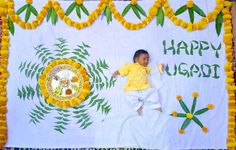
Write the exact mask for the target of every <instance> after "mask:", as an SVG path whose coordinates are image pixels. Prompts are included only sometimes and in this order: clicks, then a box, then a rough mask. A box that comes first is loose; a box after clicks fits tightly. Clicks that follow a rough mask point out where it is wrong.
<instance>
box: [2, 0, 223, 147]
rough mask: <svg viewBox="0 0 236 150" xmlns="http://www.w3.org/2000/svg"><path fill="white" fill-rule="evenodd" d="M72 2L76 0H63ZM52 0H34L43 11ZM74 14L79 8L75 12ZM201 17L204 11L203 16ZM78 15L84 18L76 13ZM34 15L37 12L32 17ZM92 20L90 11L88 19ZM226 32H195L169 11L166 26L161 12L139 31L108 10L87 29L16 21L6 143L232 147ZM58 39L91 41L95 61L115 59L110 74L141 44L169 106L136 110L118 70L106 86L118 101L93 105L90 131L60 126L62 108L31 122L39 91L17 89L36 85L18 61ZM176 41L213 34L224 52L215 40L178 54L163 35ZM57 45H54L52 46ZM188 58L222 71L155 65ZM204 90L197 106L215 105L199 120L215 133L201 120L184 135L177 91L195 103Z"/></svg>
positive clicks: (207, 6) (209, 5) (208, 6)
mask: <svg viewBox="0 0 236 150" xmlns="http://www.w3.org/2000/svg"><path fill="white" fill-rule="evenodd" d="M59 2H60V4H61V6H62V7H63V8H64V9H66V8H67V7H68V6H69V4H71V1H59ZM194 2H195V3H196V4H198V6H199V7H200V8H202V9H203V10H204V11H205V12H206V13H207V12H210V11H212V10H213V8H214V6H215V2H214V1H210V2H209V1H207V0H204V1H202V0H197V1H194ZM45 3H46V1H45V0H40V1H34V3H33V4H34V6H36V8H37V9H38V10H40V9H41V8H42V6H43V5H44V4H45ZM128 3H129V2H115V5H116V7H117V9H119V10H120V11H122V10H123V9H124V7H125V6H126V5H127V4H128ZM152 3H153V1H151V0H147V1H141V2H139V4H140V5H141V6H142V7H143V8H144V9H145V10H146V11H147V10H148V9H149V7H150V6H151V5H152ZM169 3H170V6H171V7H173V9H174V10H177V9H178V8H179V7H180V6H182V5H184V4H185V3H186V1H174V0H170V1H169ZM23 4H25V1H24V0H17V1H15V8H19V7H20V6H22V5H23ZM97 4H98V2H97V1H89V2H85V6H86V7H87V8H88V9H89V10H90V11H91V10H93V9H94V8H96V6H97ZM72 16H73V15H72ZM195 16H196V18H195V20H198V19H199V17H198V16H197V15H195ZM180 17H181V18H184V20H188V19H189V16H188V13H187V12H185V14H183V15H180ZM74 18H76V17H75V16H74ZM126 18H127V20H130V21H133V22H137V21H138V20H137V19H136V17H135V15H133V12H132V10H131V11H130V12H129V13H128V14H127V16H126ZM31 19H32V18H31ZM82 20H85V17H83V18H82ZM222 35H223V31H222V33H221V35H220V36H219V37H218V36H217V34H216V31H215V23H214V22H212V23H210V24H209V25H208V26H207V28H206V29H204V30H202V31H194V32H187V31H186V30H183V29H182V28H181V27H177V26H175V25H174V24H173V23H172V22H171V21H170V20H169V19H168V18H167V17H165V22H164V27H160V26H158V27H157V26H156V23H155V19H154V20H153V21H152V22H151V23H150V24H149V25H148V26H147V27H146V28H144V29H140V30H137V31H129V30H126V29H125V28H124V27H123V26H121V25H120V24H119V22H117V21H116V20H115V19H114V18H113V21H112V23H110V24H109V25H107V22H106V18H105V17H103V19H102V18H101V16H100V17H99V18H98V19H97V20H96V21H95V22H94V24H93V25H92V26H91V27H88V28H86V29H82V30H76V29H75V28H72V27H68V26H67V25H66V24H65V23H64V22H62V21H60V20H59V22H58V23H57V24H56V26H53V25H52V24H51V22H46V20H44V22H43V23H42V25H41V26H40V27H38V28H37V29H36V30H23V29H21V28H19V27H18V26H17V25H15V35H14V36H11V46H10V56H9V65H8V70H9V72H10V77H9V79H8V84H7V97H8V104H7V107H8V112H7V124H8V141H7V144H6V147H36V148H66V147H68V148H85V147H140V148H153V149H172V150H173V149H190V148H191V149H193V148H210V149H211V148H212V149H215V148H217V149H219V148H222V149H225V148H226V137H227V92H226V90H225V72H224V69H223V68H224V64H225V53H224V44H223V40H222V39H223V38H222ZM57 38H64V39H66V40H67V41H68V45H69V47H70V48H74V47H75V45H76V44H81V43H82V42H84V43H86V44H88V45H89V46H90V47H91V49H90V51H89V53H90V55H91V56H90V57H89V61H91V62H95V60H97V59H100V58H101V59H105V60H106V62H107V63H108V65H109V66H110V68H109V70H108V71H106V72H105V74H106V75H107V76H109V77H110V76H111V75H112V73H113V72H114V71H115V70H117V69H118V68H120V67H122V66H123V65H124V64H125V63H128V62H132V57H133V54H134V52H135V50H137V49H140V48H143V49H146V50H148V51H149V53H150V57H151V59H150V61H151V64H150V65H151V68H152V69H153V72H152V76H151V80H152V83H153V85H154V87H155V88H156V89H157V91H158V94H159V97H160V100H161V103H162V109H163V112H162V113H159V112H157V111H152V110H149V109H148V108H147V107H144V112H143V115H142V116H138V115H137V113H136V112H135V111H133V109H131V108H130V107H129V105H128V103H127V102H126V100H125V98H124V91H123V90H122V89H123V86H124V84H125V82H126V79H125V78H121V77H118V78H117V82H116V83H115V86H114V87H112V88H110V89H107V90H105V91H102V92H101V93H100V94H101V95H102V96H103V97H105V98H106V99H107V100H108V102H109V104H111V108H112V109H111V111H110V112H109V113H108V115H102V114H101V113H100V112H96V109H93V108H91V109H89V113H90V115H91V118H92V119H93V123H92V125H91V126H89V127H88V128H86V129H84V130H82V129H81V128H79V127H78V126H76V125H75V124H69V125H68V126H67V130H65V132H64V134H61V133H59V132H56V131H55V130H53V126H54V122H55V120H54V119H55V114H54V113H51V114H50V115H48V116H47V117H46V118H45V119H44V120H42V121H41V122H40V123H39V124H37V125H34V124H33V123H29V112H30V111H31V109H32V108H34V107H35V104H38V100H37V98H35V99H34V100H21V99H20V98H19V97H18V96H17V89H18V88H19V87H21V86H22V85H29V84H36V81H35V80H34V81H33V80H32V81H31V80H30V79H29V78H26V77H25V76H24V73H20V71H19V70H18V67H19V65H20V63H21V62H24V61H26V60H30V61H34V62H37V61H38V60H37V57H36V56H35V50H34V47H36V46H37V45H39V44H44V46H45V47H48V48H52V47H53V44H55V43H56V39H57ZM172 39H173V40H174V42H175V43H174V45H175V48H176V49H177V44H178V43H179V42H181V41H185V42H186V43H187V44H188V49H190V47H191V41H193V40H196V41H198V42H199V41H207V42H209V46H210V43H212V44H213V45H214V46H215V47H218V45H219V44H220V43H221V44H222V47H221V49H220V50H219V58H216V57H215V51H213V50H212V48H211V46H210V48H209V49H208V50H205V51H203V52H202V56H199V55H198V51H194V54H193V55H186V54H185V53H184V50H181V55H172V53H171V51H168V52H167V54H166V55H165V54H164V46H163V41H166V45H167V48H168V47H171V40H172ZM52 49H53V48H52ZM181 62H184V63H187V64H188V65H186V66H183V67H185V68H186V69H187V70H189V68H190V67H191V65H192V64H196V65H198V66H199V67H200V65H201V64H209V65H213V64H218V65H219V66H220V68H218V70H217V74H218V75H219V76H220V78H218V79H214V78H212V76H213V75H214V74H213V72H214V71H213V68H212V73H211V77H209V78H203V77H198V75H196V74H194V76H193V77H189V78H187V77H186V76H183V75H181V74H179V73H177V74H176V76H169V75H168V74H167V73H166V72H165V73H164V74H163V75H161V76H160V74H159V73H158V72H157V70H155V69H156V68H155V64H159V63H164V64H165V65H166V66H167V65H168V66H169V69H170V72H171V73H173V71H174V65H175V64H177V65H178V64H180V63H181ZM195 91H196V92H198V93H199V97H198V100H197V105H196V109H201V108H204V107H206V105H207V104H208V103H212V104H214V105H215V108H214V109H213V110H210V111H208V112H206V113H204V114H202V115H201V116H199V117H198V118H199V120H201V122H202V123H203V125H204V126H207V127H208V129H209V131H208V133H203V132H202V130H201V128H200V127H199V126H198V125H197V124H196V123H194V122H193V121H192V122H191V123H190V125H189V126H188V127H187V128H186V129H185V133H184V134H179V133H178V129H179V128H180V127H181V125H182V122H183V121H184V119H183V118H174V117H172V116H170V113H171V112H172V111H174V110H175V111H177V112H183V110H182V108H181V107H180V105H179V103H178V101H177V100H176V96H177V95H181V96H182V97H183V101H184V102H185V103H186V104H187V105H188V107H191V104H192V100H193V98H192V93H193V92H195Z"/></svg>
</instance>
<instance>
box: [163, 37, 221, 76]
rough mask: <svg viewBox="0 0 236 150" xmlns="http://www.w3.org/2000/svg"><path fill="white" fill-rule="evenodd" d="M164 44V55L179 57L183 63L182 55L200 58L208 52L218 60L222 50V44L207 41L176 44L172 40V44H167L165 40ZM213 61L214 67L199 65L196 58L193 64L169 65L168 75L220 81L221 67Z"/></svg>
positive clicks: (167, 67) (167, 68)
mask: <svg viewBox="0 0 236 150" xmlns="http://www.w3.org/2000/svg"><path fill="white" fill-rule="evenodd" d="M162 44H163V50H164V51H163V52H164V55H175V56H179V58H180V59H181V61H183V59H182V58H181V55H184V56H192V55H197V56H198V57H199V56H202V55H204V54H203V53H204V52H205V53H206V52H207V51H208V53H207V54H208V55H209V57H210V55H214V57H215V58H217V59H218V58H219V57H220V56H219V51H220V50H221V43H219V44H217V45H214V44H212V43H211V42H207V41H196V40H192V41H190V42H189V43H188V44H187V42H185V41H180V42H175V41H174V40H171V41H170V42H167V41H166V40H164V41H163V42H162ZM209 52H211V53H209ZM205 55H206V54H205ZM195 57H196V56H195ZM212 61H213V62H212V65H210V64H205V63H203V64H199V63H198V58H196V59H192V64H189V63H188V64H187V63H185V62H181V63H179V64H173V65H169V64H167V65H166V73H167V75H169V76H177V75H181V76H185V77H187V78H189V77H205V78H214V79H218V78H220V76H219V73H218V72H219V69H220V66H219V65H218V64H216V63H215V61H216V59H213V60H212Z"/></svg>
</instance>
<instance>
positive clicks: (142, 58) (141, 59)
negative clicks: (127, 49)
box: [135, 54, 149, 67]
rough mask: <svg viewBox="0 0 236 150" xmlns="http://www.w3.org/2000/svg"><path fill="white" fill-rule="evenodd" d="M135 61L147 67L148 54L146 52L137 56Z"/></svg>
mask: <svg viewBox="0 0 236 150" xmlns="http://www.w3.org/2000/svg"><path fill="white" fill-rule="evenodd" d="M135 62H137V63H139V64H140V65H142V66H144V67H147V65H148V63H149V55H148V54H141V55H139V57H137V58H136V59H135Z"/></svg>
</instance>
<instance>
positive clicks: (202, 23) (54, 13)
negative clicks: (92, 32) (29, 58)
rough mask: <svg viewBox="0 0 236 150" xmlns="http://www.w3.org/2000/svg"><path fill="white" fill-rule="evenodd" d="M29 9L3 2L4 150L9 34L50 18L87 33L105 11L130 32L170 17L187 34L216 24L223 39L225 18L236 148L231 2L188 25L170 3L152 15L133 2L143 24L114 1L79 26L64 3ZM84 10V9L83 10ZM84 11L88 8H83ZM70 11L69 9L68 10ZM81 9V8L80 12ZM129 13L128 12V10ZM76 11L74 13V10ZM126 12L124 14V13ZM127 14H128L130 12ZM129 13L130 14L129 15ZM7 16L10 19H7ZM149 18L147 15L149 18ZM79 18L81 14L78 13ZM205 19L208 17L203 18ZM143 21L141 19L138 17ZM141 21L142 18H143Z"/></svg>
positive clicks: (104, 2)
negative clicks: (127, 18) (154, 20)
mask: <svg viewBox="0 0 236 150" xmlns="http://www.w3.org/2000/svg"><path fill="white" fill-rule="evenodd" d="M26 3H27V6H25V7H24V6H23V8H22V9H21V10H18V11H17V12H15V10H14V0H8V1H5V0H0V19H1V20H2V26H1V27H2V35H1V39H2V40H1V43H0V64H1V65H0V89H2V90H1V91H0V120H1V121H0V147H4V145H5V143H6V141H7V124H6V111H7V107H6V103H7V96H6V83H7V77H8V71H7V64H8V51H9V49H8V48H9V31H10V32H11V33H12V34H14V23H16V24H18V25H19V26H20V27H21V28H23V29H35V28H37V27H38V26H39V25H40V24H41V23H42V22H43V20H44V18H45V17H47V21H49V20H50V19H51V21H52V23H53V24H54V25H55V24H56V22H57V17H59V18H60V19H61V20H63V21H64V22H65V23H66V24H67V25H68V26H72V27H74V28H76V29H78V30H79V29H83V28H86V27H88V26H91V25H92V24H93V22H94V21H95V20H96V19H97V18H98V16H100V15H101V13H102V12H103V11H106V12H105V14H106V17H108V16H109V21H111V17H112V15H111V14H113V16H114V18H115V19H116V20H117V21H119V22H120V23H121V24H122V26H124V27H125V28H126V29H128V30H139V29H141V28H144V27H145V26H146V25H148V24H149V23H150V21H152V20H153V19H154V17H157V21H156V22H157V25H159V24H160V25H161V26H163V23H164V15H165V16H167V17H168V18H169V19H170V20H171V21H172V22H173V23H174V25H176V26H181V27H182V28H184V29H186V30H187V31H189V32H191V31H193V30H202V29H204V28H206V26H207V24H208V23H210V22H212V21H214V20H216V26H217V28H216V30H217V34H218V35H219V33H220V29H221V25H222V22H221V20H222V16H223V22H224V30H225V33H224V43H225V45H226V48H225V51H226V59H227V63H226V64H225V71H226V77H227V78H226V82H227V87H226V88H227V91H228V108H229V109H228V111H229V115H228V116H229V117H228V119H229V120H228V138H227V146H228V147H229V148H232V147H236V135H235V133H234V129H235V115H236V107H235V93H234V91H235V90H236V86H235V85H234V79H233V70H232V66H233V65H232V59H233V50H232V45H233V43H232V38H233V35H232V22H231V14H230V7H231V5H232V3H231V2H229V1H225V0H216V6H215V8H214V10H213V11H211V12H209V13H208V14H206V17H203V18H202V19H200V20H199V21H197V22H196V23H194V22H193V19H191V16H190V19H191V20H190V21H191V22H187V21H184V20H182V19H180V18H178V17H177V15H178V14H176V12H174V10H173V9H172V8H171V7H170V6H169V3H168V1H167V0H156V1H155V2H154V3H153V5H152V6H151V7H150V8H149V11H148V14H146V13H144V12H142V9H140V8H137V7H138V6H137V5H138V3H137V0H132V1H131V3H130V5H131V6H130V7H131V8H132V10H133V12H134V13H135V14H136V16H140V15H138V14H142V15H143V16H144V17H145V18H144V19H143V20H142V21H141V22H139V23H131V22H128V21H126V20H125V18H124V16H125V15H122V14H121V13H120V12H119V11H118V10H117V9H116V7H115V4H114V2H113V1H112V0H100V2H99V4H98V6H97V8H96V9H95V10H93V11H92V12H91V13H90V14H89V13H88V12H87V11H86V10H85V9H83V12H85V13H86V15H88V19H87V21H85V22H76V21H73V20H72V19H70V18H69V17H68V15H69V14H70V13H68V11H69V10H68V11H67V13H66V12H64V10H63V9H62V8H61V6H60V3H58V2H57V1H52V0H49V1H48V2H47V3H46V4H45V5H44V6H43V8H42V9H41V11H40V12H39V13H38V12H37V10H36V9H35V8H34V7H33V5H32V4H33V2H32V0H26ZM82 4H83V1H82V0H76V6H75V7H77V6H79V7H80V6H81V5H82ZM186 6H187V8H189V9H191V8H193V7H194V4H193V3H192V2H190V1H189V2H188V3H187V4H186ZM80 8H81V9H82V7H80ZM83 8H84V7H83ZM68 9H69V8H68ZM77 9H78V8H77ZM127 9H128V8H127ZM25 10H26V15H25V20H24V21H22V19H21V18H20V16H19V15H20V14H21V13H22V12H23V11H25ZM71 11H72V10H71ZM124 11H125V10H123V12H124ZM126 11H127V10H126ZM127 12H128V11H127ZM31 13H32V14H34V15H35V16H36V18H35V19H34V20H33V21H32V22H28V20H29V17H30V14H31ZM7 14H8V15H9V16H7ZM145 14H146V15H145ZM189 14H191V15H192V10H190V12H189ZM78 16H79V13H78ZM202 16H204V15H202ZM138 18H139V17H138ZM140 18H141V16H140Z"/></svg>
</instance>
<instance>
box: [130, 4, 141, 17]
mask: <svg viewBox="0 0 236 150" xmlns="http://www.w3.org/2000/svg"><path fill="white" fill-rule="evenodd" d="M131 8H132V10H133V12H134V14H135V15H136V16H137V17H138V18H139V19H141V17H140V15H139V12H138V10H137V8H136V7H135V5H132V6H131Z"/></svg>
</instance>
